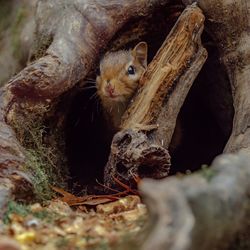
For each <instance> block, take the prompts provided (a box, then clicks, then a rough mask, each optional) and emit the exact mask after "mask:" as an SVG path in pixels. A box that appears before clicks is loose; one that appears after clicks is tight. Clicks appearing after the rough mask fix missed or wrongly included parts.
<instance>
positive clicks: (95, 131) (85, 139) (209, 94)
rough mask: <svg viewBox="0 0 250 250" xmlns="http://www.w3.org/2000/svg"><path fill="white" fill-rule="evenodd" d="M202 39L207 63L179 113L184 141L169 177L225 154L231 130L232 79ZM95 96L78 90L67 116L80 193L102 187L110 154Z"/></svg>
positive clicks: (72, 168) (211, 45) (73, 172)
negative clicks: (97, 183)
mask: <svg viewBox="0 0 250 250" xmlns="http://www.w3.org/2000/svg"><path fill="white" fill-rule="evenodd" d="M202 40H203V44H204V45H205V47H206V49H207V50H208V59H207V61H206V63H205V64H204V66H203V68H202V70H201V72H200V73H199V75H198V77H197V79H196V80H195V82H194V84H193V86H192V88H191V90H190V92H189V94H188V96H187V98H186V100H185V102H184V105H183V107H182V109H181V111H180V114H179V118H178V119H180V120H181V131H182V138H181V142H180V145H179V146H178V147H177V148H176V149H175V150H173V151H170V153H171V158H172V160H171V161H172V162H171V163H172V166H171V168H170V175H172V174H176V173H177V172H183V173H185V172H186V171H188V170H190V171H195V170H198V169H200V168H201V166H202V165H203V164H205V165H209V164H210V163H211V161H212V160H213V159H214V157H215V156H217V155H218V154H220V153H222V152H223V149H224V146H225V144H226V142H227V140H228V138H229V136H230V133H231V129H232V119H233V105H232V96H231V89H230V84H229V81H228V78H227V76H226V73H225V70H224V68H223V67H222V65H221V64H220V62H219V54H218V51H217V49H216V47H215V46H214V43H213V41H212V40H211V38H210V37H209V36H208V35H207V34H204V35H203V37H202ZM152 46H153V44H152V45H151V47H152ZM154 50H155V49H154ZM94 93H95V90H93V89H88V90H85V91H84V90H79V91H78V92H77V94H76V97H75V98H74V101H73V103H72V107H71V111H70V112H69V116H68V127H67V140H66V142H67V154H68V159H69V168H70V172H71V175H72V180H71V181H72V183H73V184H74V185H75V183H78V184H80V186H78V187H76V190H81V188H82V186H81V185H83V186H85V185H90V186H92V185H96V179H98V180H99V181H100V182H102V180H103V169H104V166H105V164H106V162H107V159H108V156H109V152H110V144H111V140H112V137H111V136H110V132H109V129H108V126H107V124H106V122H105V120H104V119H103V117H102V111H101V106H100V103H99V102H98V100H97V99H96V98H91V96H93V94H94ZM117 169H118V171H119V172H121V173H122V172H123V171H126V169H125V170H124V166H123V165H122V164H118V167H117ZM150 170H151V168H150V169H148V168H147V167H145V166H144V167H143V166H142V167H141V168H140V169H139V171H142V172H145V173H146V174H148V175H150V174H151V173H150ZM90 189H91V188H90Z"/></svg>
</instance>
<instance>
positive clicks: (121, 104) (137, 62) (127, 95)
mask: <svg viewBox="0 0 250 250" xmlns="http://www.w3.org/2000/svg"><path fill="white" fill-rule="evenodd" d="M147 53H148V46H147V43H146V42H140V43H138V44H137V45H136V46H135V47H134V48H133V49H131V50H120V51H117V52H111V53H109V54H107V55H105V56H104V57H103V59H102V60H101V62H100V74H99V75H98V76H97V78H96V88H97V94H98V96H99V98H100V100H101V103H102V106H103V108H104V112H105V115H106V119H107V121H108V123H109V124H110V123H111V124H112V129H113V130H115V131H117V130H118V129H119V126H120V123H121V118H122V115H123V114H124V112H125V111H126V109H127V107H128V105H129V103H130V101H131V99H132V97H133V96H134V94H135V92H136V90H137V87H138V84H139V80H140V78H141V76H142V75H143V73H144V72H145V70H146V67H147ZM181 135H182V133H181V127H180V121H179V120H177V123H176V128H175V131H174V135H173V137H172V142H171V145H170V149H172V151H173V150H175V148H176V147H177V146H178V145H179V144H180V141H181Z"/></svg>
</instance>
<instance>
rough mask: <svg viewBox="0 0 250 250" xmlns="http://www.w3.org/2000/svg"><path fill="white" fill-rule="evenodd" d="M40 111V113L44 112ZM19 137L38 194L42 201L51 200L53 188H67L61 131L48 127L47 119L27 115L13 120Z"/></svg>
mask: <svg viewBox="0 0 250 250" xmlns="http://www.w3.org/2000/svg"><path fill="white" fill-rule="evenodd" d="M43 108H44V110H40V114H42V113H45V111H46V107H43ZM14 121H15V122H14V124H13V126H14V128H15V131H16V134H17V138H18V139H19V141H20V142H21V144H22V145H23V146H24V148H25V149H26V150H25V154H26V164H25V166H24V169H25V171H28V172H29V173H31V175H32V182H33V184H34V189H35V193H36V195H37V198H38V199H39V200H43V201H44V200H48V199H50V198H51V197H52V194H53V191H52V189H51V186H53V185H54V186H60V187H62V188H66V182H67V176H68V171H67V169H66V164H65V160H64V158H65V156H64V155H63V153H64V142H63V135H62V132H61V130H60V129H57V128H55V129H53V128H51V127H48V126H46V125H45V118H44V116H42V115H39V113H37V112H34V114H32V115H30V114H29V119H26V116H25V115H24V114H22V115H20V114H19V116H18V118H15V119H14Z"/></svg>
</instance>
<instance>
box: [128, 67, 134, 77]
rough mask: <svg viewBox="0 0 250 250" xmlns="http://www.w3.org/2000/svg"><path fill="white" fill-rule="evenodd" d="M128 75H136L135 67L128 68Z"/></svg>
mask: <svg viewBox="0 0 250 250" xmlns="http://www.w3.org/2000/svg"><path fill="white" fill-rule="evenodd" d="M128 74H129V75H134V74H135V68H134V67H133V66H129V67H128Z"/></svg>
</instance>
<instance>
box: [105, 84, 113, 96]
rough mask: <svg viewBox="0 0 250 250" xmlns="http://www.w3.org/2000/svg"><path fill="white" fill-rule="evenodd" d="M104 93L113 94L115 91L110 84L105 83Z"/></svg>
mask: <svg viewBox="0 0 250 250" xmlns="http://www.w3.org/2000/svg"><path fill="white" fill-rule="evenodd" d="M106 91H107V92H108V93H109V94H111V95H112V94H113V93H114V91H115V88H114V87H113V86H112V85H111V84H110V82H108V83H107V85H106Z"/></svg>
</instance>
